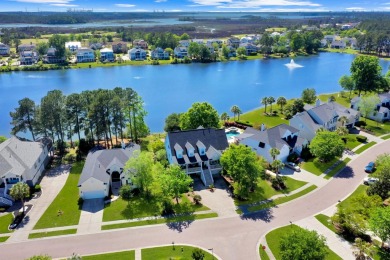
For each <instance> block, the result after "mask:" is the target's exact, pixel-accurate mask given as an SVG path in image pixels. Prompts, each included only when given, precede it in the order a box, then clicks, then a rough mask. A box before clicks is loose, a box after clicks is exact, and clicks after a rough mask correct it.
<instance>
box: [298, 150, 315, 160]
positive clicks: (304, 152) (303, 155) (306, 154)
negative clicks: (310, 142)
mask: <svg viewBox="0 0 390 260" xmlns="http://www.w3.org/2000/svg"><path fill="white" fill-rule="evenodd" d="M301 158H302V159H303V160H305V161H307V160H309V159H311V158H313V155H312V154H311V152H310V149H309V147H304V148H303V149H302V152H301Z"/></svg>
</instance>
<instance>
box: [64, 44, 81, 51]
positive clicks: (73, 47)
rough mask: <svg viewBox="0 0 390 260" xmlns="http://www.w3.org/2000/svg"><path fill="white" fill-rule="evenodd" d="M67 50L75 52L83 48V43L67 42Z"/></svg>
mask: <svg viewBox="0 0 390 260" xmlns="http://www.w3.org/2000/svg"><path fill="white" fill-rule="evenodd" d="M65 48H66V49H68V50H70V51H71V52H75V51H77V50H78V49H80V48H81V42H65Z"/></svg>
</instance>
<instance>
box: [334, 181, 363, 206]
mask: <svg viewBox="0 0 390 260" xmlns="http://www.w3.org/2000/svg"><path fill="white" fill-rule="evenodd" d="M366 190H367V186H366V185H359V187H358V188H357V189H356V190H355V191H354V192H353V193H352V194H351V195H350V196H349V197H348V198H346V199H345V200H343V201H342V202H340V203H339V204H338V207H342V208H348V207H349V206H350V204H351V201H352V199H353V198H354V197H356V196H358V195H360V194H364V193H365V192H366Z"/></svg>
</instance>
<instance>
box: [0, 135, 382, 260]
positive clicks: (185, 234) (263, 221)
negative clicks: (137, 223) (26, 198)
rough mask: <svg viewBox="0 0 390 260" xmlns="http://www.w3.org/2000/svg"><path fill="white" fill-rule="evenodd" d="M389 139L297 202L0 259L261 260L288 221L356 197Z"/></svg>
mask: <svg viewBox="0 0 390 260" xmlns="http://www.w3.org/2000/svg"><path fill="white" fill-rule="evenodd" d="M389 144H390V140H388V141H385V142H383V143H380V144H378V145H376V146H374V147H372V148H371V149H369V150H367V151H366V152H364V153H363V154H361V155H360V156H359V157H357V158H356V159H355V160H353V161H351V162H350V164H349V167H347V168H345V169H344V170H343V171H342V172H341V173H340V174H339V175H338V176H337V177H334V178H333V179H332V180H331V181H330V182H329V183H328V184H327V185H325V186H324V187H322V188H320V189H318V190H315V191H314V192H312V193H310V194H308V195H306V196H305V197H304V198H299V199H296V200H294V201H292V202H290V203H287V204H285V205H280V206H279V207H275V208H272V209H269V210H268V211H262V212H259V213H255V214H251V215H247V216H241V217H240V216H236V217H227V218H215V219H205V220H198V221H195V222H193V223H190V224H188V226H167V225H155V226H144V227H137V228H129V229H120V230H119V229H118V230H112V231H104V232H103V231H102V232H99V233H96V234H88V235H74V236H66V237H58V238H45V239H38V240H32V241H27V242H21V243H5V244H2V245H0V252H1V253H0V255H1V259H25V258H27V257H29V256H32V255H35V254H48V255H50V256H52V257H54V258H57V257H68V256H70V255H72V253H73V252H76V253H78V254H80V255H84V254H95V253H102V252H108V251H119V250H125V249H133V248H141V247H150V246H158V245H163V244H171V243H172V241H174V242H175V244H181V243H183V244H193V245H198V246H201V247H203V248H213V249H214V253H215V254H216V255H218V256H220V257H221V258H222V259H224V260H229V259H232V260H235V259H259V255H258V248H257V243H258V241H259V239H260V238H261V237H262V236H263V235H265V234H266V233H267V232H268V231H270V230H272V229H274V228H276V227H279V226H283V225H288V224H289V221H292V222H294V221H297V220H300V219H303V218H306V217H309V216H312V215H315V214H317V213H318V212H321V211H323V210H324V209H326V208H328V207H330V206H332V205H334V204H336V203H337V202H338V200H342V199H343V198H345V197H346V196H348V195H349V194H350V193H351V192H353V191H354V190H355V189H356V187H357V186H358V185H359V184H361V183H362V179H363V178H364V177H365V176H366V175H367V174H366V173H365V172H364V170H363V168H364V166H365V165H366V164H367V162H368V161H372V160H375V158H376V156H378V155H379V154H382V153H385V152H390V148H388V147H389Z"/></svg>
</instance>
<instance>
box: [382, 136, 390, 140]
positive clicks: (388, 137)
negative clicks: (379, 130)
mask: <svg viewBox="0 0 390 260" xmlns="http://www.w3.org/2000/svg"><path fill="white" fill-rule="evenodd" d="M382 139H383V140H387V139H390V135H385V136H383V137H382Z"/></svg>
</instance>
